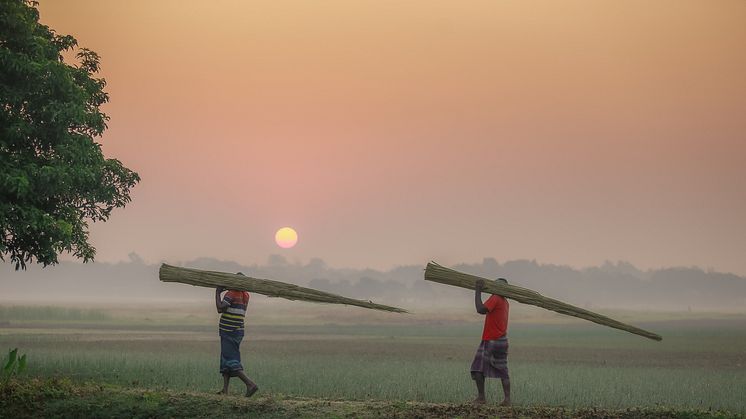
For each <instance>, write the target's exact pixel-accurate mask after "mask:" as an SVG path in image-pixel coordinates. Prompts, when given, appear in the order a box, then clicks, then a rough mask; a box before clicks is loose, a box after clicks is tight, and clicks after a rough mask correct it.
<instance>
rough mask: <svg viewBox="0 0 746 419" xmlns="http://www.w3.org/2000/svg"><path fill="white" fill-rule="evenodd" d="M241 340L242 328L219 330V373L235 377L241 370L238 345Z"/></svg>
mask: <svg viewBox="0 0 746 419" xmlns="http://www.w3.org/2000/svg"><path fill="white" fill-rule="evenodd" d="M242 340H243V329H240V330H234V331H232V332H226V331H224V330H221V331H220V373H221V374H228V375H230V376H231V377H235V376H236V375H238V373H239V372H241V371H243V366H242V365H241V351H240V349H239V346H240V345H241V341H242Z"/></svg>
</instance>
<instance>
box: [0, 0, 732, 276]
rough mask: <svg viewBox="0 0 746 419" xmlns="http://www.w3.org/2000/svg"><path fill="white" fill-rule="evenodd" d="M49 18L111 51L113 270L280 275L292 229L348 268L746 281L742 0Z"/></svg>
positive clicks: (188, 6) (47, 1)
mask: <svg viewBox="0 0 746 419" xmlns="http://www.w3.org/2000/svg"><path fill="white" fill-rule="evenodd" d="M40 11H41V21H42V22H43V23H45V24H47V25H50V26H51V27H52V28H54V29H55V30H56V31H57V32H58V33H62V34H71V35H73V36H75V37H76V38H77V39H78V40H79V41H80V44H81V46H85V47H88V48H91V49H92V50H94V51H96V52H98V53H99V54H100V55H101V57H102V76H103V77H105V78H106V80H107V81H108V86H107V91H108V92H109V93H110V95H111V98H112V100H111V102H110V103H109V104H107V105H106V107H105V110H106V112H107V113H108V114H109V116H110V117H111V121H110V123H109V126H110V129H109V130H107V131H106V133H105V135H104V137H103V139H102V143H103V146H104V151H105V152H106V154H107V155H109V156H112V157H117V158H120V159H121V160H122V161H124V162H126V163H127V165H128V166H130V167H132V168H133V169H134V170H136V171H138V172H139V173H140V175H141V176H142V182H141V183H140V184H139V185H138V186H137V187H136V188H135V189H134V190H133V201H132V203H131V204H129V205H128V206H127V208H126V209H125V210H118V211H115V213H114V216H113V217H112V219H111V220H110V221H109V222H107V223H104V224H96V225H93V226H92V235H91V237H92V239H93V242H94V244H95V245H96V247H97V248H98V256H97V258H98V261H100V262H117V261H126V260H127V254H128V253H129V252H131V251H132V250H133V249H135V250H136V251H137V252H138V253H139V254H140V255H141V256H142V258H143V259H144V260H145V261H147V262H148V263H155V262H157V261H161V260H169V261H174V260H189V259H196V258H199V257H203V256H207V257H214V258H217V259H223V260H235V261H237V262H238V263H241V264H245V265H252V264H257V263H263V261H264V260H266V258H267V257H268V256H269V255H270V254H273V253H276V252H277V251H278V248H277V247H276V245H275V243H274V241H273V235H274V233H275V231H276V230H277V229H278V228H280V227H283V226H291V227H294V228H295V229H296V230H297V231H298V233H299V241H298V245H297V246H295V247H294V248H293V249H291V250H288V251H286V252H284V253H283V255H284V256H286V257H287V258H288V259H290V260H295V259H299V260H310V259H311V258H312V257H322V258H323V259H324V260H326V261H328V263H329V264H330V265H333V266H338V267H351V268H360V269H362V268H367V267H371V268H375V269H379V270H388V269H391V268H392V267H394V266H399V265H412V264H416V263H421V262H422V261H427V260H430V259H435V260H438V261H440V262H441V263H444V264H455V263H459V262H461V261H469V260H478V258H479V257H481V255H499V258H500V260H511V259H536V260H539V261H543V262H545V263H554V264H559V265H569V266H573V267H576V268H579V267H583V266H595V265H600V264H602V263H603V261H604V260H628V261H630V262H631V263H633V264H634V265H636V266H639V267H640V268H641V269H643V270H646V271H647V270H648V269H658V268H660V267H668V266H692V265H697V266H702V267H704V268H705V269H714V270H716V271H722V272H734V273H736V274H738V275H746V258H744V257H743V255H744V254H746V217H744V216H743V214H746V188H744V179H746V141H744V138H746V118H744V117H743V110H744V109H746V78H744V77H743V75H744V74H746V48H743V40H744V39H746V25H744V22H746V2H743V1H717V2H707V1H688V0H683V1H682V0H676V1H673V0H663V1H656V2H649V1H625V2H623V3H618V2H608V1H581V0H578V1H563V2H553V1H539V2H522V1H501V2H492V1H483V2H470V3H468V4H462V3H454V2H439V1H412V2H397V1H378V0H376V1H355V2H347V1H330V2H324V3H323V4H318V3H315V2H303V1H259V2H243V1H228V0H224V1H210V2H204V1H159V2H152V1H142V0H140V1H128V2H101V1H96V0H66V1H58V0H41V1H40ZM102 266H103V265H102ZM106 266H108V265H106ZM66 269H68V268H61V269H60V270H59V272H65V270H66ZM7 275H8V274H6V273H5V272H4V273H3V279H6V278H7ZM141 279H142V278H141ZM309 279H311V278H309Z"/></svg>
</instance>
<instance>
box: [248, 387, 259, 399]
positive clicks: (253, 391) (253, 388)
mask: <svg viewBox="0 0 746 419" xmlns="http://www.w3.org/2000/svg"><path fill="white" fill-rule="evenodd" d="M257 391H259V386H254V387H250V388H249V387H246V397H251V396H253V395H254V393H256V392H257Z"/></svg>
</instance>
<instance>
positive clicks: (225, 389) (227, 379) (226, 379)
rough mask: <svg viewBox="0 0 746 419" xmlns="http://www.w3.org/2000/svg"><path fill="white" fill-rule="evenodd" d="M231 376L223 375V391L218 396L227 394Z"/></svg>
mask: <svg viewBox="0 0 746 419" xmlns="http://www.w3.org/2000/svg"><path fill="white" fill-rule="evenodd" d="M230 379H231V376H230V375H228V373H227V372H226V373H223V389H222V390H220V392H218V394H228V383H229V382H230Z"/></svg>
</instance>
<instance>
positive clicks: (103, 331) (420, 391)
mask: <svg viewBox="0 0 746 419" xmlns="http://www.w3.org/2000/svg"><path fill="white" fill-rule="evenodd" d="M282 307H285V308H287V307H291V305H286V306H282ZM269 308H270V306H269V305H265V306H262V305H261V304H260V307H258V310H259V311H261V312H269V310H268V309H269ZM275 308H277V307H275ZM65 310H68V309H65V308H47V307H24V308H19V307H10V306H5V307H0V324H1V325H2V326H0V348H15V347H18V348H20V351H21V352H24V353H26V354H27V356H28V367H27V371H26V372H25V374H24V376H23V377H19V379H20V380H21V382H20V383H19V382H18V380H16V382H15V384H14V385H16V386H20V387H17V388H16V390H15V391H16V392H20V393H23V392H24V391H27V390H28V388H27V387H28V386H29V385H31V386H34V385H35V386H41V387H47V386H49V385H51V384H49V380H56V381H55V382H56V383H67V384H65V386H66V387H65V386H63V387H64V388H65V389H67V390H64V391H68V390H69V391H73V390H70V388H71V386H73V387H75V386H79V388H80V389H82V390H80V391H81V392H83V393H85V392H86V391H87V390H85V389H86V388H88V389H90V388H91V386H105V388H107V389H108V390H107V391H109V392H111V394H112V395H114V394H118V395H119V396H116V397H124V398H125V399H126V398H128V397H135V396H133V394H135V393H137V394H151V393H152V394H160V396H152V397H156V398H158V397H165V398H166V399H167V400H168V399H169V397H177V396H174V394H177V395H179V394H180V395H181V396H178V397H187V396H184V394H187V395H190V396H189V397H192V396H194V397H197V396H195V395H200V396H199V397H203V396H204V397H205V398H206V399H204V400H205V401H204V403H207V404H208V405H212V404H214V403H215V401H216V400H217V401H219V398H218V399H216V398H215V397H212V396H211V395H210V394H211V393H214V392H215V391H216V390H217V389H218V388H219V386H220V376H219V375H218V373H217V365H218V356H219V345H218V341H217V332H216V326H215V316H214V315H213V314H212V313H211V312H210V310H209V306H205V307H203V306H194V307H192V306H182V307H173V308H172V307H159V308H158V309H156V310H151V311H147V310H144V309H143V308H137V307H119V308H115V307H113V308H109V309H103V308H89V309H80V310H79V311H71V312H68V311H65ZM299 310H300V311H298V312H293V311H292V310H290V311H288V310H276V311H279V312H280V313H282V315H278V314H276V313H273V314H272V316H278V317H270V316H263V315H261V314H258V315H257V316H255V317H250V318H249V322H248V325H247V332H246V339H245V341H244V344H243V345H242V352H243V357H244V364H245V367H246V368H247V372H248V373H249V375H250V376H251V377H252V378H254V379H255V381H257V383H258V384H259V385H260V388H261V390H260V393H258V394H257V396H258V397H256V400H251V401H246V402H244V401H240V402H239V401H236V400H234V399H237V398H238V397H237V396H236V397H228V398H227V399H225V400H226V403H228V405H231V406H233V405H235V403H239V405H240V406H244V405H241V403H249V404H246V405H245V406H248V407H245V408H247V409H253V408H254V407H256V406H255V404H257V403H259V404H261V403H269V402H270V401H271V402H272V403H280V402H278V400H279V401H282V402H281V403H280V405H277V406H276V407H277V409H280V410H282V409H285V408H288V407H287V403H290V404H292V405H303V406H306V407H308V406H311V405H314V403H316V402H314V401H319V400H326V401H332V400H336V401H337V402H336V403H337V404H339V403H341V402H342V401H344V402H349V403H369V404H370V405H371V406H375V405H376V403H378V404H380V406H384V407H381V408H383V409H395V408H396V407H397V406H399V407H401V409H403V410H401V411H402V412H404V411H409V412H410V413H412V412H413V410H411V409H415V410H416V408H414V407H412V406H414V405H413V404H412V403H415V404H417V403H419V404H418V405H417V406H420V408H422V409H425V410H427V409H430V407H427V406H436V405H437V406H441V405H442V406H462V407H463V408H464V409H466V407H465V406H468V404H465V403H466V402H468V401H469V400H471V399H472V398H473V397H474V389H473V384H472V382H471V380H470V378H469V373H468V367H469V364H470V361H471V358H472V356H473V353H474V350H475V348H476V345H477V344H478V339H479V336H480V331H481V330H480V329H481V324H480V320H481V319H480V317H479V316H476V315H473V316H472V315H469V314H468V313H464V315H463V316H461V315H457V314H443V313H441V315H440V316H438V315H435V314H434V315H432V316H430V315H427V316H418V315H411V316H406V317H404V318H403V319H402V316H396V315H389V314H381V315H380V316H382V317H373V318H368V319H367V321H366V319H365V317H364V316H363V317H358V316H357V315H354V316H343V315H340V314H344V313H345V310H347V311H350V310H352V309H350V308H345V307H342V308H338V309H333V310H330V309H329V308H328V307H323V306H322V307H321V308H313V309H308V308H305V307H304V305H301V308H300V309H299ZM355 310H356V309H355ZM360 311H362V310H360ZM19 313H23V314H24V315H23V316H21V315H19ZM64 313H73V314H68V315H67V317H65V315H64ZM75 313H80V315H78V314H75ZM355 313H358V314H359V311H357V310H356V311H355ZM250 316H251V314H250ZM293 318H294V319H295V322H293V321H292V319H293ZM301 319H302V320H301ZM551 319H555V318H554V317H552V318H550V320H551ZM540 320H541V319H536V318H533V317H531V316H529V315H527V316H525V318H521V316H518V318H514V320H513V322H512V324H511V330H510V333H509V334H510V339H511V347H510V356H509V360H510V369H511V376H512V380H511V381H512V386H513V401H514V403H515V404H516V409H536V408H547V409H554V410H551V411H552V412H564V411H566V409H569V410H568V411H576V412H579V411H581V410H582V411H588V409H603V411H604V412H612V413H613V412H617V414H618V415H622V413H619V412H626V411H628V410H629V409H633V410H635V409H636V411H645V412H662V411H666V412H668V411H676V412H689V413H691V412H698V413H697V414H702V415H709V414H716V413H717V412H721V413H717V414H722V415H726V416H729V415H744V414H746V403H745V402H744V399H743V389H744V388H746V316H739V315H730V316H723V317H722V318H718V316H714V315H693V314H686V315H681V314H665V315H664V314H659V315H656V316H649V320H648V321H647V322H645V321H644V320H643V319H639V318H636V319H635V320H636V321H638V322H639V321H643V325H644V326H645V327H646V328H650V329H651V330H655V331H656V332H658V333H660V334H661V335H663V337H664V339H663V341H662V342H654V341H650V340H647V339H642V338H640V337H637V336H633V335H630V334H628V333H623V332H619V331H616V330H613V329H608V328H604V327H601V326H597V325H593V324H589V323H588V324H587V323H583V322H579V321H560V320H556V319H555V320H554V321H540ZM34 379H36V380H39V381H33V380H34ZM23 380H26V381H28V382H24V381H23ZM31 382H33V383H35V384H29V383H31ZM234 385H235V387H234V388H232V391H233V393H234V394H236V395H238V394H240V390H241V389H240V387H239V383H234ZM24 386H26V387H24ZM102 388H104V387H102ZM24 389H25V390H24ZM64 391H63V392H64ZM75 391H78V390H75ZM133 392H134V393H133ZM138 392H140V393H138ZM497 392H498V385H497V383H496V382H491V380H490V381H488V396H491V399H492V401H495V400H496V399H497ZM20 393H19V394H20ZM86 394H87V393H86ZM112 397H114V396H112ZM137 397H140V396H137ZM143 397H144V396H143ZM148 397H151V396H148ZM227 400H232V401H230V402H228V401H227ZM299 400H301V401H302V400H305V402H300V401H299ZM252 403H253V404H252ZM283 403H284V404H283ZM304 403H305V404H304ZM252 406H254V407H252ZM339 406H341V405H339ZM339 406H338V407H339ZM306 407H304V408H303V409H305V408H306ZM231 409H232V408H231ZM239 409H240V407H239ZM309 409H310V408H309ZM340 409H341V410H339V412H338V413H339V414H340V415H342V416H344V415H345V413H344V412H345V410H344V409H343V408H342V407H340ZM407 409H409V410H407ZM488 409H497V407H495V406H493V407H490V408H488ZM557 409H559V410H557ZM563 409H564V410H563ZM578 409H580V410H578ZM583 409H585V410H583ZM640 409H642V410H640ZM270 410H271V409H270ZM322 410H323V409H322ZM322 410H318V412H319V415H322V414H321V413H320V412H322ZM374 411H375V409H374V410H373V411H371V412H374ZM488 411H490V410H487V411H485V412H488ZM304 412H306V411H305V410H304ZM308 412H311V413H308ZM308 412H306V413H304V415H308V416H313V414H312V412H313V409H311V410H309V411H308ZM446 412H447V409H446ZM464 412H465V413H464ZM464 412H461V413H454V412H452V415H459V414H465V415H470V414H471V413H474V412H472V411H471V410H468V409H467V410H464ZM470 412H471V413H470ZM511 412H514V411H513V410H511ZM515 412H517V410H516V411H515ZM723 412H730V413H723ZM265 413H267V414H268V415H269V414H270V413H271V412H270V411H267V412H265ZM286 413H287V412H286ZM327 413H328V412H327ZM389 413H391V412H389ZM482 413H484V412H482ZM335 414H336V413H335ZM475 414H477V415H478V414H480V413H479V411H476V413H475ZM372 415H373V416H375V415H376V414H375V413H372ZM433 415H435V413H433ZM448 415H449V414H448V413H446V414H445V416H448ZM415 416H416V415H415ZM612 416H613V414H612ZM559 417H561V414H560V416H559Z"/></svg>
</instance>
